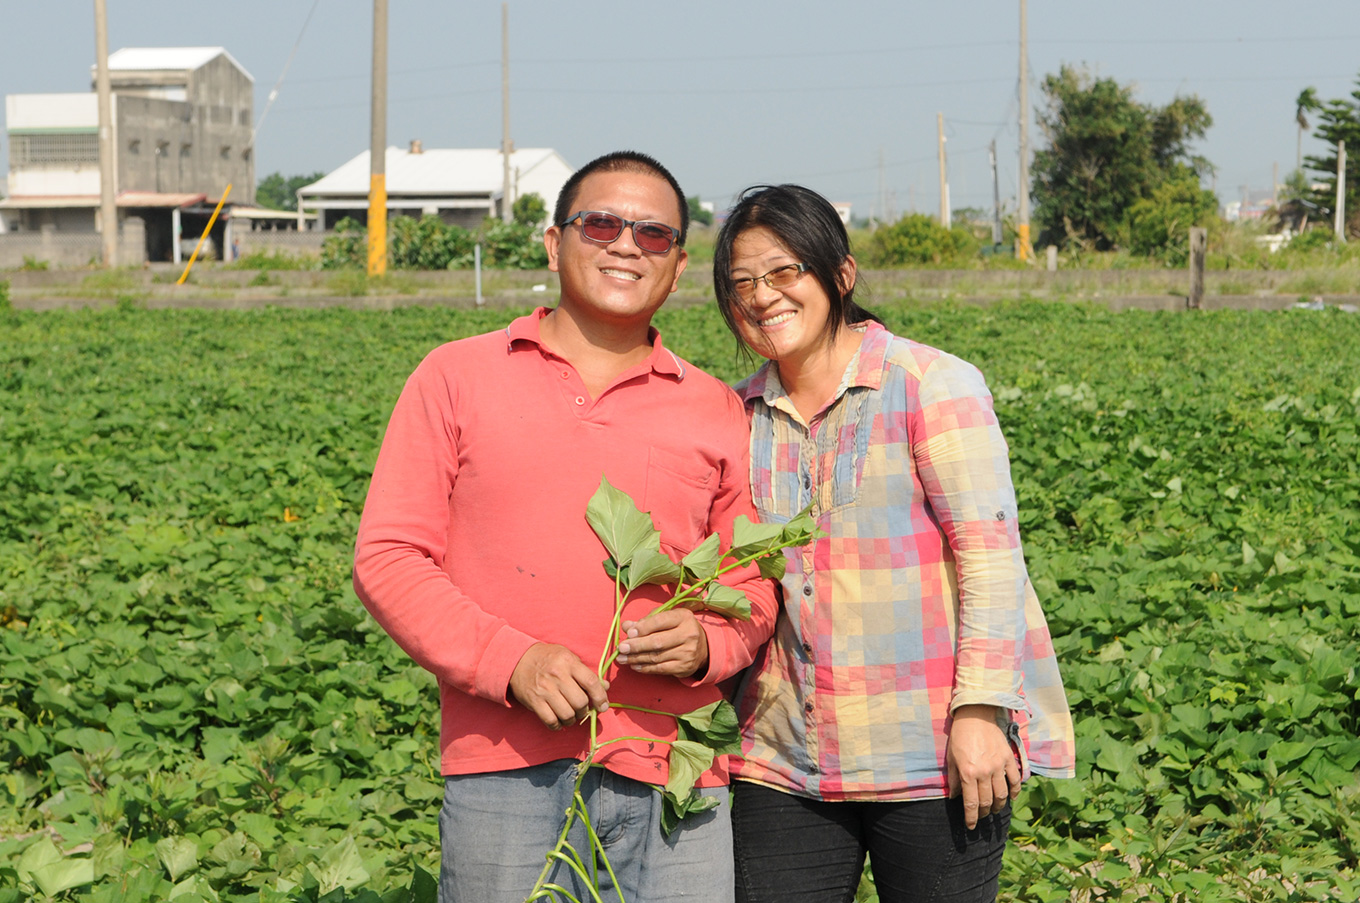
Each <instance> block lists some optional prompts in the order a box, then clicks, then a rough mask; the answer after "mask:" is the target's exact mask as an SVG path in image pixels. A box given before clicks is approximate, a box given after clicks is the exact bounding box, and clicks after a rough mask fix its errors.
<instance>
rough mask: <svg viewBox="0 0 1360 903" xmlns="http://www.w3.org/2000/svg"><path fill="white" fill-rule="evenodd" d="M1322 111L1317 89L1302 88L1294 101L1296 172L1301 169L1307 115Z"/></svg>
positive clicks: (1306, 129)
mask: <svg viewBox="0 0 1360 903" xmlns="http://www.w3.org/2000/svg"><path fill="white" fill-rule="evenodd" d="M1320 109H1322V101H1320V100H1318V96H1317V88H1304V89H1303V90H1302V91H1300V92H1299V96H1298V99H1297V100H1295V101H1294V121H1295V122H1296V123H1298V126H1299V142H1298V145H1299V146H1298V152H1297V156H1296V160H1295V163H1294V168H1295V169H1297V170H1302V169H1303V133H1304V132H1306V131H1308V114H1309V113H1316V112H1317V111H1318V110H1320Z"/></svg>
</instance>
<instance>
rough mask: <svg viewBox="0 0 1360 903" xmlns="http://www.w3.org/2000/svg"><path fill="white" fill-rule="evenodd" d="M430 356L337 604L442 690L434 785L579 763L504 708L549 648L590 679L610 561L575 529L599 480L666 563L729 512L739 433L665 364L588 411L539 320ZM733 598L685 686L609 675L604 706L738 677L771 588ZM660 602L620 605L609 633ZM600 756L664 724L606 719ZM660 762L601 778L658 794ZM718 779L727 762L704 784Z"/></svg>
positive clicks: (696, 701)
mask: <svg viewBox="0 0 1360 903" xmlns="http://www.w3.org/2000/svg"><path fill="white" fill-rule="evenodd" d="M546 313H547V309H545V308H540V309H539V310H538V311H536V312H535V314H533V315H531V316H527V317H521V318H519V319H517V320H515V321H514V322H513V323H511V324H510V326H509V327H508V328H507V329H505V330H503V331H500V332H495V333H489V334H487V335H482V336H477V337H475V338H470V339H464V340H461V341H457V342H451V343H449V344H447V345H443V346H441V347H439V348H437V349H435V350H434V351H433V352H431V353H430V355H429V356H428V357H426V358H425V360H424V361H423V362H422V363H421V364H420V366H419V367H417V368H416V371H415V373H413V374H412V375H411V378H410V379H409V380H408V381H407V383H406V387H405V389H403V391H402V393H401V397H400V398H399V399H398V401H397V405H396V408H395V410H394V411H393V412H392V419H391V422H390V423H389V424H388V428H387V434H386V436H385V438H384V439H383V444H382V451H381V453H380V454H379V455H378V461H377V464H376V466H375V467H374V471H373V481H372V483H371V485H370V487H369V491H368V500H367V502H366V504H365V505H364V513H363V518H362V521H361V522H360V525H359V539H358V546H357V551H356V554H355V563H354V587H355V591H356V592H357V593H358V595H359V598H360V599H362V600H363V602H364V605H366V606H367V607H368V609H369V611H371V612H372V613H373V616H374V617H375V618H376V619H377V620H378V622H379V623H380V624H381V625H382V626H383V628H384V629H385V630H386V631H387V632H388V633H389V634H391V636H392V638H393V639H394V640H396V642H397V643H398V644H399V645H400V646H401V648H402V649H404V650H405V651H406V653H407V654H408V655H410V656H411V658H412V659H414V660H415V661H416V662H417V663H418V664H420V665H421V666H422V667H424V668H426V669H428V670H429V671H431V672H432V673H433V674H434V675H435V676H436V677H437V678H438V679H439V691H440V708H441V714H442V725H441V731H440V747H441V760H442V768H443V773H444V774H474V773H484V772H490V771H504V770H508V769H512V768H521V767H524V766H528V765H537V764H541V763H543V762H548V761H551V760H553V759H562V758H581V757H583V756H584V755H585V752H586V749H587V745H588V740H589V738H588V734H587V729H586V727H585V726H584V725H578V726H574V727H571V728H566V729H563V730H560V731H551V730H549V729H548V728H547V727H545V726H544V725H543V724H542V722H540V721H539V720H538V718H537V716H535V715H534V714H533V713H532V712H530V711H529V710H527V709H525V708H524V707H523V706H521V705H519V704H518V703H517V702H515V701H514V700H513V698H511V699H507V693H508V686H509V682H510V674H511V672H512V671H513V670H514V668H515V665H516V664H518V662H519V660H520V658H521V657H522V656H523V655H524V653H525V652H526V651H527V650H528V648H529V647H530V646H531V645H533V644H534V643H536V642H548V643H558V644H561V645H563V646H566V647H567V648H569V649H571V650H572V651H573V652H575V653H576V654H577V655H578V656H580V658H581V660H582V661H584V662H585V663H586V664H587V665H588V666H589V667H591V668H594V667H595V665H596V664H598V662H599V660H600V653H601V651H602V650H603V648H604V642H605V634H606V632H607V631H608V629H609V624H610V620H611V618H612V616H613V595H614V583H613V581H612V580H611V579H610V578H609V577H608V576H607V575H606V574H605V572H604V568H603V567H602V566H601V562H602V561H603V559H604V558H605V557H606V555H607V552H606V551H605V549H604V547H603V546H602V545H601V544H600V541H599V539H598V538H597V537H596V536H595V534H594V532H593V531H592V530H591V528H590V526H589V525H588V524H587V523H586V520H585V510H586V503H587V502H588V501H589V500H590V497H591V495H592V494H593V493H594V492H595V490H596V489H597V488H598V487H599V484H600V477H601V476H605V477H607V478H608V479H609V482H610V483H611V484H613V485H614V486H616V487H618V488H619V489H622V490H623V491H625V492H627V493H628V494H629V495H630V496H632V497H633V499H634V501H636V502H637V504H638V506H639V507H640V508H642V510H644V511H648V512H650V514H651V515H652V519H653V521H654V522H655V523H656V525H657V528H658V529H659V530H660V531H661V537H662V547H663V548H664V549H666V550H667V551H669V552H671V553H673V555H675V556H676V557H677V558H678V557H679V556H680V555H683V554H684V553H685V552H687V551H689V550H690V549H692V548H694V547H695V546H697V545H698V544H699V543H700V541H702V540H703V538H704V537H705V536H706V535H708V534H709V533H711V532H714V531H718V532H720V533H722V534H723V544H724V546H726V545H727V544H728V543H729V542H730V539H731V533H730V531H731V524H732V521H733V520H734V519H735V518H736V517H737V516H738V515H742V514H745V515H747V516H748V517H751V518H753V519H754V517H755V513H754V510H753V508H752V505H751V499H750V493H749V491H748V488H747V481H748V475H749V465H748V454H749V451H748V430H747V421H746V415H745V412H744V410H743V407H742V403H741V400H740V399H739V398H738V397H737V396H736V394H735V393H733V392H732V390H731V389H729V388H728V387H727V386H726V385H724V384H723V383H721V382H719V381H718V380H716V379H714V378H713V377H711V376H709V375H708V374H706V373H703V372H702V371H700V370H698V369H696V368H694V367H693V366H691V365H690V364H687V363H685V362H684V361H682V360H681V359H680V358H678V357H676V356H675V355H674V354H673V353H671V352H670V351H668V350H666V348H665V347H664V346H663V345H662V343H661V338H660V336H659V335H658V334H657V333H656V331H655V330H653V331H652V353H651V355H650V356H649V357H648V358H647V360H646V361H645V362H643V363H642V364H640V365H638V366H637V367H634V368H632V369H631V370H628V371H626V372H625V373H623V374H621V375H620V376H619V377H618V378H617V379H616V380H614V382H613V383H612V384H611V385H610V386H609V388H607V389H606V390H605V391H604V392H603V393H602V394H601V395H600V396H599V397H598V398H594V399H592V398H591V397H590V396H589V394H588V393H587V391H586V389H585V385H584V384H583V383H582V381H581V378H580V377H579V376H578V375H577V373H576V371H575V369H574V368H573V367H572V366H571V365H570V364H569V363H567V362H566V361H565V360H563V359H562V358H560V357H558V356H557V355H555V354H554V353H552V352H551V351H549V350H548V349H547V348H546V347H544V346H543V345H542V344H541V343H540V340H539V320H540V319H541V318H542V317H543V316H544V315H545V314H546ZM740 576H741V578H742V579H741V580H740V581H737V580H732V581H731V582H732V583H733V585H735V586H738V587H739V588H741V589H743V590H745V591H746V592H747V594H748V596H749V597H750V599H751V602H752V612H753V615H752V619H751V620H750V621H749V622H740V621H731V620H729V619H727V618H724V617H722V616H719V615H716V614H712V613H703V614H700V615H699V618H700V621H701V623H702V624H703V627H704V631H705V633H706V636H707V639H708V648H709V667H708V670H707V672H706V673H705V675H704V676H703V678H702V680H699V681H681V680H677V679H676V678H673V677H662V676H654V675H642V674H637V673H635V672H634V671H632V670H631V669H629V668H622V669H620V668H618V667H615V668H613V669H612V670H611V671H610V673H608V674H607V675H606V677H607V678H608V679H609V681H610V684H611V686H610V689H609V698H610V701H611V702H624V703H629V704H633V705H640V706H645V707H647V708H650V709H656V710H659V711H665V712H687V711H690V710H692V709H695V708H698V707H700V706H702V705H705V704H707V703H709V702H712V701H714V700H716V699H718V698H719V697H720V693H719V691H718V688H717V687H716V686H715V684H716V683H717V682H718V681H720V680H723V679H725V678H727V677H731V676H732V675H734V674H736V673H737V672H738V671H739V670H741V669H742V668H744V667H745V666H746V665H748V664H749V663H750V662H751V660H752V658H753V657H754V653H755V650H756V649H757V648H759V646H760V645H761V644H762V643H764V642H765V640H767V639H768V638H769V637H770V635H771V633H772V631H773V625H774V619H775V613H776V610H777V603H776V601H775V598H774V593H773V586H772V584H770V583H769V582H767V581H765V580H763V579H761V578H760V577H759V575H758V573H757V572H756V570H755V569H754V568H751V569H748V571H747V572H746V573H743V574H741V575H740ZM664 598H666V594H665V592H664V591H663V590H662V589H661V588H660V587H644V588H643V589H640V590H638V591H637V592H635V593H634V595H633V597H632V599H631V601H630V602H629V603H628V606H627V608H626V609H625V612H624V617H625V619H638V618H641V617H643V616H644V615H645V614H646V613H647V612H648V611H650V610H651V609H652V608H654V607H655V606H656V605H657V604H658V602H660V601H661V600H663V599H664ZM600 723H601V732H600V733H601V739H603V740H608V739H611V738H613V737H623V736H638V735H640V736H651V737H660V738H673V737H674V736H675V722H674V720H673V719H671V718H668V717H664V716H656V715H648V714H644V713H639V712H633V711H628V710H624V709H619V708H614V707H611V708H610V709H609V710H608V711H607V712H605V713H604V714H603V715H602V716H601V719H600ZM667 751H668V750H667V747H666V745H665V744H654V743H645V742H638V741H628V742H624V743H620V744H615V745H613V746H610V747H608V748H607V753H606V755H605V756H604V757H603V761H605V763H606V764H607V766H608V767H609V768H610V770H612V771H615V772H617V773H619V774H622V775H625V776H627V777H631V778H634V779H636V780H640V781H648V782H651V783H664V782H665V780H666V761H665V759H666V755H667ZM726 778H727V773H726V768H725V763H719V764H718V765H716V766H715V768H714V770H712V771H710V772H709V773H708V774H707V775H705V777H704V779H703V780H701V782H700V783H701V784H703V785H706V786H712V785H713V784H718V783H723V782H724V781H725V780H726Z"/></svg>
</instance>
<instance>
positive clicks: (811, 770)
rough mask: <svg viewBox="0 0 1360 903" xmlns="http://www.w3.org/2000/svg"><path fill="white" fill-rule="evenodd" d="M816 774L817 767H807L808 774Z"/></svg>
mask: <svg viewBox="0 0 1360 903" xmlns="http://www.w3.org/2000/svg"><path fill="white" fill-rule="evenodd" d="M816 773H817V766H816V765H809V766H808V774H816Z"/></svg>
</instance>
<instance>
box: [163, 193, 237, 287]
mask: <svg viewBox="0 0 1360 903" xmlns="http://www.w3.org/2000/svg"><path fill="white" fill-rule="evenodd" d="M229 194H231V184H230V183H228V184H227V190H226V191H224V192H222V200H220V201H218V202H217V209H216V210H214V211H213V215H212V216H210V217H208V225H207V226H205V227H204V229H203V234H202V235H200V236H199V237H198V244H196V245H194V253H192V254H190V255H189V262H188V264H186V265H185V267H184V272H183V273H180V274H179V279H178V280H176V282H175V285H183V284H184V280H185V279H188V278H189V271H190V270H192V269H193V268H194V261H195V260H197V259H198V252H199V251H200V250H201V249H202V248H203V242H204V240H205V239H207V237H208V233H209V232H211V231H212V227H213V223H215V222H217V214H219V213H221V212H222V205H223V204H225V203H226V202H227V195H229Z"/></svg>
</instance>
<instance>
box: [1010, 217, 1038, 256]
mask: <svg viewBox="0 0 1360 903" xmlns="http://www.w3.org/2000/svg"><path fill="white" fill-rule="evenodd" d="M1015 259H1016V260H1025V261H1029V260H1033V259H1034V246H1033V245H1031V244H1030V243H1029V223H1020V224H1019V225H1018V226H1016V227H1015Z"/></svg>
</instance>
